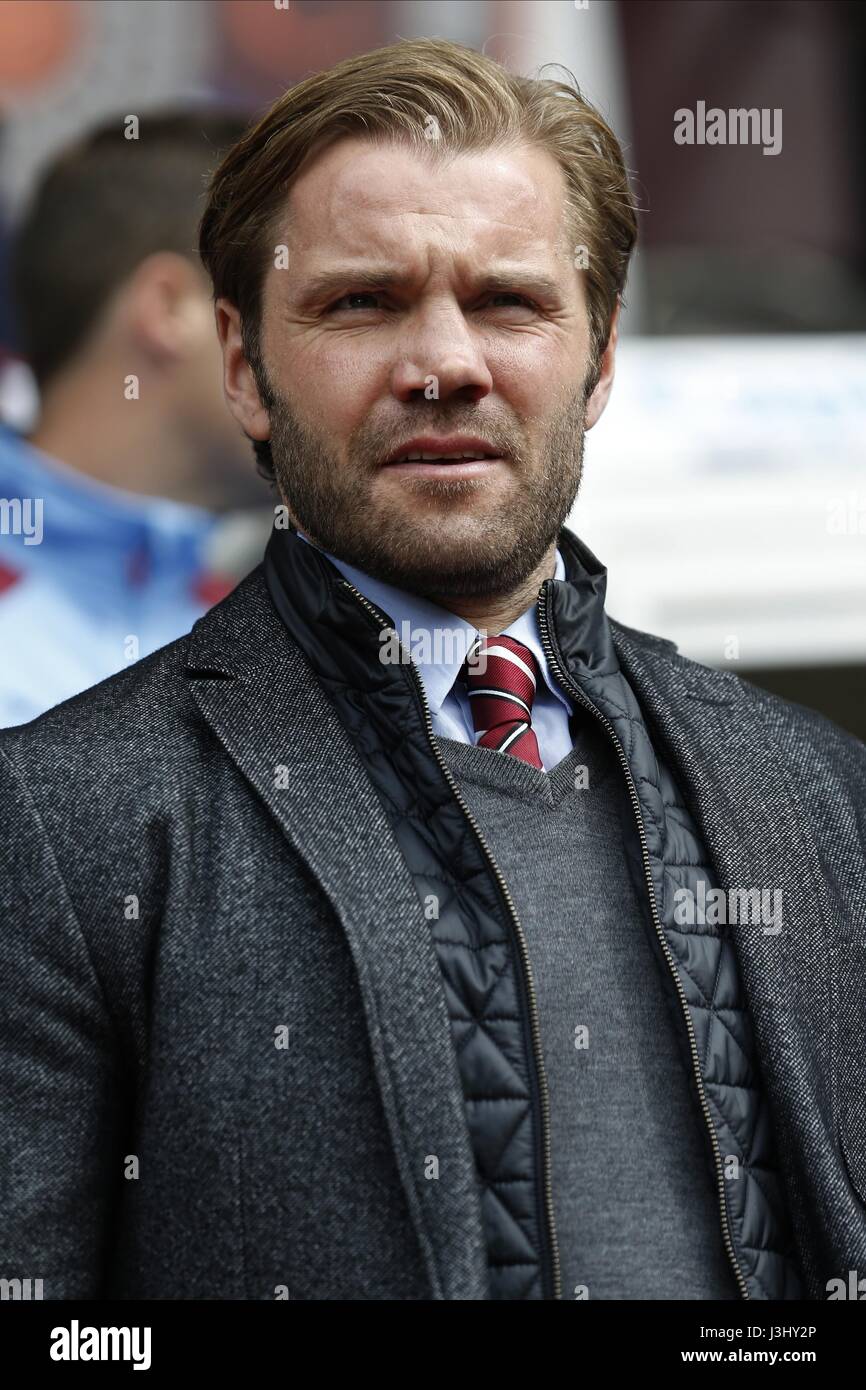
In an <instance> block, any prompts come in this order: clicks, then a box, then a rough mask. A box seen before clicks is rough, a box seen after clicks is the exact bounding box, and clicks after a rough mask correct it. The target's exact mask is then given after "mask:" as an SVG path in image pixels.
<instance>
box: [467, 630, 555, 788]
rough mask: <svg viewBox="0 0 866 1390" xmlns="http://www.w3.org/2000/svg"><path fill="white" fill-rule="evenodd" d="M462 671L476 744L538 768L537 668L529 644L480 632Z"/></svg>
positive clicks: (539, 766) (539, 761) (539, 764)
mask: <svg viewBox="0 0 866 1390" xmlns="http://www.w3.org/2000/svg"><path fill="white" fill-rule="evenodd" d="M484 657H486V661H485V660H484ZM479 667H480V669H479ZM463 674H464V675H465V677H466V684H467V687H468V690H469V704H470V706H471V709H472V723H473V724H474V726H475V732H476V735H477V737H476V740H475V741H476V743H477V744H478V747H479V748H493V749H495V750H496V751H498V752H500V753H513V754H514V756H515V757H516V758H522V759H523V761H524V762H526V763H531V764H532V766H533V767H538V768H542V769H543V767H544V764H543V763H542V761H541V756H540V754H539V752H538V740H537V739H536V737H535V731H534V729H533V727H532V701H533V699H534V697H535V687H536V682H537V680H538V676H539V670H538V662H537V661H536V660H535V657H534V656H533V654H532V652H531V651H530V650H529V648H528V647H526V646H524V644H523V643H522V642H518V641H517V640H516V638H514V637H506V636H500V637H486V638H484V637H482V638H479V639H478V641H477V642H476V644H475V646H474V647H473V648H472V650H471V651H470V653H469V656H468V657H467V658H466V661H465V662H464V664H463Z"/></svg>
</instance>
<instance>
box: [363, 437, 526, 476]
mask: <svg viewBox="0 0 866 1390" xmlns="http://www.w3.org/2000/svg"><path fill="white" fill-rule="evenodd" d="M504 463H505V460H504V458H503V457H502V456H501V455H500V454H498V453H497V452H496V450H495V448H494V447H493V445H492V444H489V443H488V442H487V441H486V440H483V439H471V438H470V439H467V438H465V437H463V436H460V437H452V438H449V439H434V438H424V439H412V440H409V442H408V443H406V444H402V445H401V446H400V447H399V449H396V450H395V451H394V453H393V454H392V455H391V457H390V458H389V459H387V460H386V462H385V463H384V464H383V465H382V466H383V467H384V468H387V469H388V470H389V471H391V472H397V473H411V474H417V475H420V476H423V477H433V478H475V477H480V476H482V475H483V474H485V473H489V472H491V471H492V470H493V469H494V468H496V467H498V466H499V465H500V464H504Z"/></svg>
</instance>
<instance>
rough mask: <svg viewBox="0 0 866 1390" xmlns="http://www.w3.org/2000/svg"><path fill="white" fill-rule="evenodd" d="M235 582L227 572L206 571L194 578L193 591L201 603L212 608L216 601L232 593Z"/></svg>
mask: <svg viewBox="0 0 866 1390" xmlns="http://www.w3.org/2000/svg"><path fill="white" fill-rule="evenodd" d="M235 584H236V580H234V579H232V578H231V577H230V576H229V575H227V574H215V573H207V572H204V573H203V574H199V575H197V576H196V578H195V579H194V580H193V583H192V592H193V594H194V595H195V597H196V598H197V599H198V600H199V602H200V603H204V604H206V606H207V607H208V608H212V607H213V605H214V604H215V603H219V602H220V600H221V599H224V598H225V597H226V595H227V594H230V593H231V591H232V589H233V588H234V587H235Z"/></svg>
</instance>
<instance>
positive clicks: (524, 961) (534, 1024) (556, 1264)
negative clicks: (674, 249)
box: [341, 579, 562, 1299]
mask: <svg viewBox="0 0 866 1390" xmlns="http://www.w3.org/2000/svg"><path fill="white" fill-rule="evenodd" d="M341 583H342V584H343V585H344V586H345V587H346V588H347V589H348V590H349V592H350V593H352V594H354V595H355V597H356V598H357V599H358V600H359V601H360V602H361V603H362V604H363V605H364V607H365V608H366V609H368V610H369V612H371V613H372V614H373V615H374V616H375V617H376V619H377V620H378V622H379V623H380V625H381V626H382V627H387V628H390V629H391V630H392V631H393V628H392V625H391V623H390V622H389V620H388V619H387V618H386V617H385V615H384V614H383V613H380V612H379V610H378V608H376V607H375V606H374V605H373V604H372V603H371V602H370V601H369V599H368V598H366V597H365V596H364V595H363V594H362V593H361V592H360V590H358V589H356V588H355V586H354V584H350V583H349V581H348V579H342V580H341ZM395 635H396V634H395ZM398 640H399V639H398ZM400 649H401V651H402V650H403V644H402V643H400ZM406 664H408V667H409V670H410V672H411V674H412V679H413V681H414V684H415V688H416V690H417V691H418V694H419V696H420V697H421V707H422V710H423V712H424V723H425V726H426V731H427V741H428V743H429V745H430V748H431V750H432V752H433V755H434V757H435V758H436V761H437V763H438V764H439V766H440V768H441V769H442V772H443V773H444V775H445V778H446V780H447V782H448V785H449V786H450V788H451V790H452V792H453V793H454V796H455V799H456V800H457V802H458V804H459V805H460V808H461V810H462V811H463V813H464V815H465V816H466V818H467V820H468V821H469V823H470V825H471V826H472V829H473V830H474V831H475V834H476V835H477V837H478V841H479V844H480V845H481V848H482V849H483V851H484V854H485V855H486V857H487V860H488V863H489V864H490V867H491V869H492V870H493V873H494V874H495V876H496V880H497V882H498V884H499V887H500V889H501V890H502V896H503V898H504V900H505V903H506V905H507V908H508V912H509V914H510V916H511V920H512V922H513V924H514V935H515V938H516V940H517V943H518V946H519V948H520V958H521V965H522V968H523V983H524V986H525V996H526V998H527V1000H528V1002H529V1017H530V1025H531V1029H532V1048H533V1053H534V1058H535V1072H536V1077H537V1079H538V1095H539V1101H540V1106H541V1146H542V1170H543V1180H544V1212H543V1215H544V1223H543V1224H545V1225H546V1228H547V1237H548V1249H549V1255H550V1271H551V1275H552V1279H551V1280H550V1281H548V1282H550V1283H552V1286H553V1297H554V1298H555V1299H561V1298H562V1290H561V1273H560V1259H559V1243H558V1241H557V1237H556V1227H555V1225H554V1220H553V1187H552V1182H551V1161H550V1092H549V1090H548V1086H547V1073H546V1072H545V1069H544V1059H543V1057H542V1053H541V1028H540V1024H539V1020H538V1000H537V997H536V993H535V985H534V984H533V980H532V970H531V968H530V964H529V950H528V947H527V945H526V937H525V936H524V933H523V927H522V926H521V925H520V920H519V918H518V916H517V910H516V908H515V906H514V899H513V898H512V896H511V891H510V889H509V887H508V884H507V883H506V882H505V879H504V878H503V876H502V873H501V871H500V868H499V865H498V864H497V863H496V860H495V859H494V858H493V854H492V852H491V850H490V846H489V845H488V843H487V841H486V840H485V838H484V835H483V834H482V832H481V827H480V826H479V824H478V822H477V820H476V819H475V817H474V815H473V814H472V812H471V811H470V809H469V807H468V806H467V805H466V802H465V801H464V800H463V796H462V795H461V792H460V789H459V788H458V786H457V783H456V782H455V781H454V777H453V775H452V772H451V769H450V768H449V766H448V764H447V763H446V761H445V759H444V757H443V756H442V753H441V751H440V749H439V747H438V746H437V744H436V739H435V736H434V732H433V720H432V717H431V715H430V706H429V705H428V703H427V695H426V693H425V690H424V684H423V681H422V680H421V677H420V676H419V674H418V669H417V667H416V666H415V663H414V662H413V661H412V660H411V659H410V661H409V662H408V663H406Z"/></svg>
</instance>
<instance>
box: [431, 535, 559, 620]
mask: <svg viewBox="0 0 866 1390" xmlns="http://www.w3.org/2000/svg"><path fill="white" fill-rule="evenodd" d="M555 572H556V543H555V542H554V543H553V544H552V545H551V547H550V549H549V550H548V552H547V554H546V555H545V557H544V559H543V560H542V561H541V564H539V565H537V566H536V568H535V569H534V570H533V571H532V573H531V574H530V575H529V576H528V577H527V578H526V579H525V580H524V582H523V583H522V584H521V585H519V587H518V588H517V589H515V590H514V591H513V592H511V593H509V594H501V595H499V596H495V597H491V596H490V595H489V594H485V595H482V596H481V597H480V598H454V597H451V596H449V597H448V598H436V597H435V596H431V601H432V602H433V603H438V605H439V607H440V608H445V609H447V610H448V612H449V613H455V614H456V615H457V617H458V618H462V619H463V620H464V622H467V623H471V624H472V626H473V627H477V628H478V629H479V631H481V632H486V633H487V634H488V635H489V636H491V637H495V636H496V635H497V634H498V633H500V632H504V631H505V629H506V628H508V627H510V626H511V624H512V623H513V622H514V621H515V619H516V618H519V617H520V615H521V613H525V612H526V610H527V608H531V607H532V605H533V604H534V603H535V601H536V599H537V597H538V590H539V589H540V588H541V585H542V584H543V583H544V581H545V579H552V578H553V576H554V574H555Z"/></svg>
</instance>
